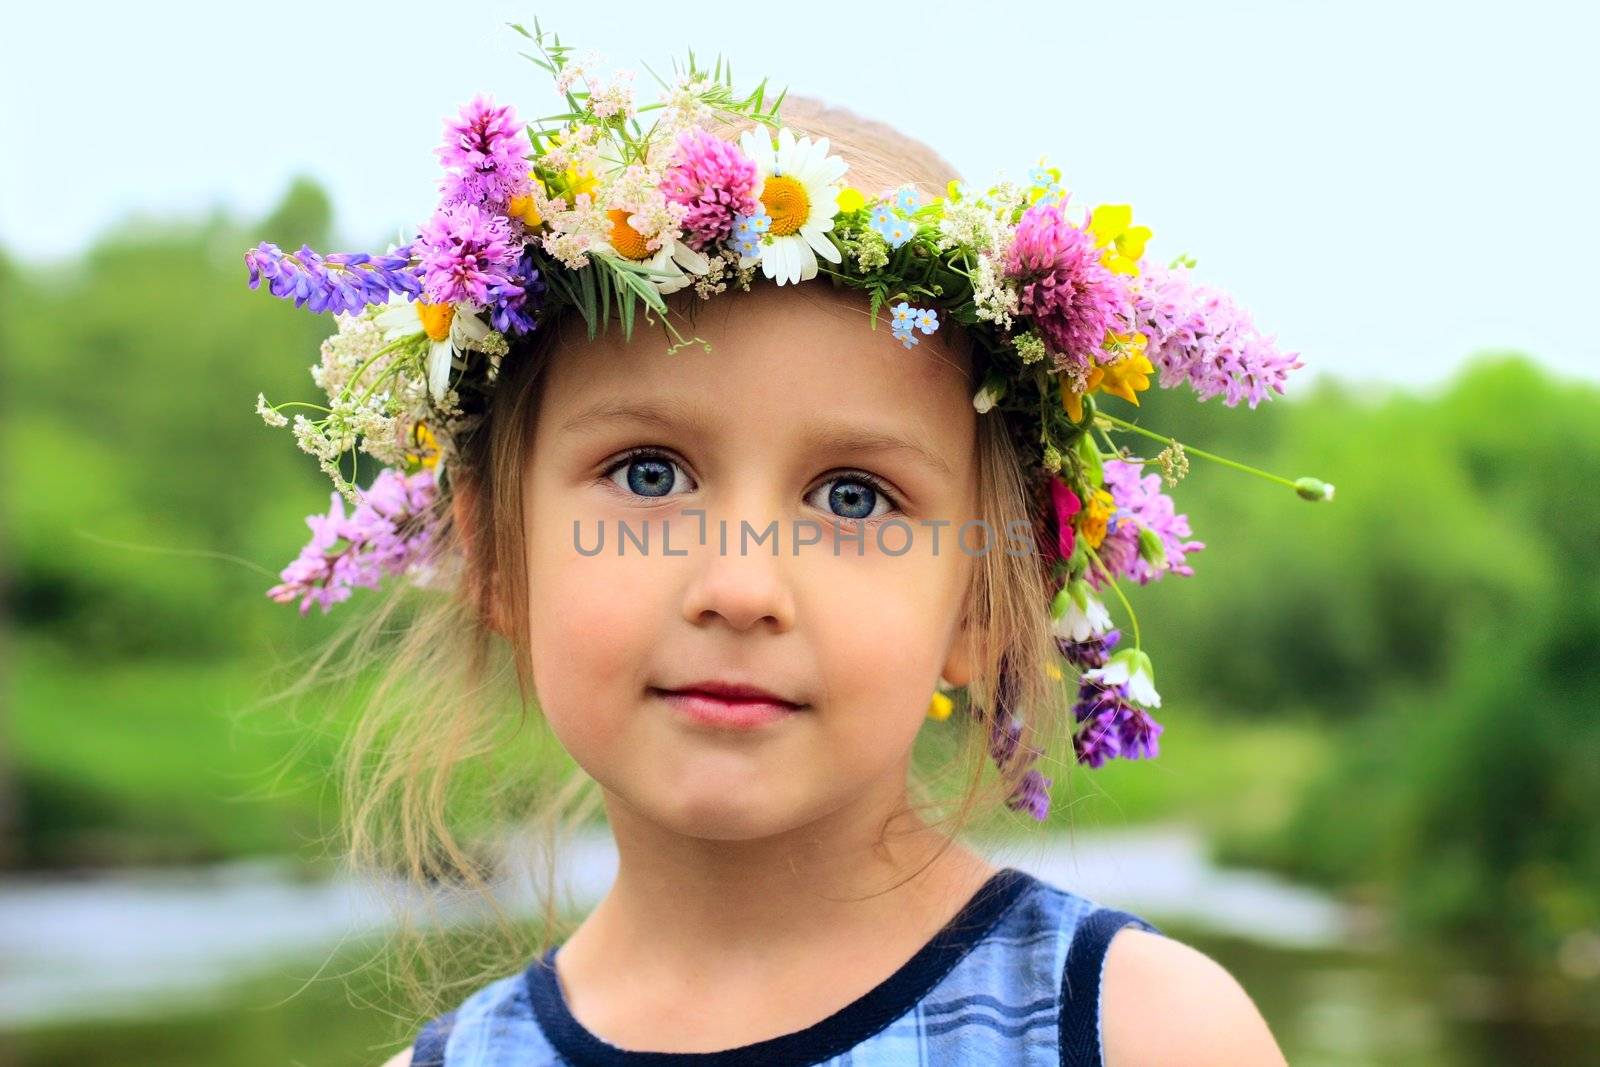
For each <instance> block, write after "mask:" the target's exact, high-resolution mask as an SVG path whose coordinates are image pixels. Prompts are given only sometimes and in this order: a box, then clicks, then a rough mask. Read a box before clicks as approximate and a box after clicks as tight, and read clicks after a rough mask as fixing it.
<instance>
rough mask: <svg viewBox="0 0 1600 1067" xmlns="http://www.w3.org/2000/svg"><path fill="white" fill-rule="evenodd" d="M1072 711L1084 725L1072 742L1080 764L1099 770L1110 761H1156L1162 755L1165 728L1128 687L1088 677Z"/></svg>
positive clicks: (1083, 681)
mask: <svg viewBox="0 0 1600 1067" xmlns="http://www.w3.org/2000/svg"><path fill="white" fill-rule="evenodd" d="M1072 712H1073V717H1074V718H1075V719H1076V720H1077V721H1078V722H1079V723H1081V724H1082V725H1081V726H1079V727H1078V732H1077V734H1076V735H1074V737H1073V739H1072V745H1073V750H1074V752H1075V753H1076V754H1077V758H1078V762H1079V763H1086V764H1088V765H1089V766H1090V767H1099V766H1101V765H1102V764H1104V763H1105V762H1106V760H1108V759H1113V758H1117V757H1120V758H1122V759H1145V758H1154V757H1155V756H1156V755H1157V754H1158V753H1159V752H1160V746H1159V744H1158V742H1157V738H1159V737H1160V736H1161V731H1162V729H1163V727H1162V725H1161V724H1160V723H1158V722H1156V721H1155V719H1153V718H1151V717H1150V713H1149V712H1148V711H1145V710H1144V709H1143V708H1141V707H1139V706H1137V705H1135V704H1134V703H1132V702H1131V701H1130V700H1129V699H1128V687H1127V686H1126V685H1106V684H1104V683H1102V682H1099V681H1097V680H1095V679H1092V678H1085V679H1083V680H1082V681H1081V682H1079V684H1078V702H1077V703H1076V704H1074V705H1073V709H1072Z"/></svg>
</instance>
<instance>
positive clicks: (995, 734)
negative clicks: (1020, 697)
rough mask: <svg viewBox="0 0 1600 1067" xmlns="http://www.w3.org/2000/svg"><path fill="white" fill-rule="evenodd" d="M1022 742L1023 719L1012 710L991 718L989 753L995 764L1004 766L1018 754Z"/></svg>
mask: <svg viewBox="0 0 1600 1067" xmlns="http://www.w3.org/2000/svg"><path fill="white" fill-rule="evenodd" d="M1021 742H1022V720H1021V719H1019V718H1017V717H1016V716H1015V715H1012V714H1011V713H1010V712H1006V713H1004V714H996V715H993V716H991V717H990V719H989V755H990V757H991V758H993V760H994V762H995V764H996V765H997V766H999V767H1001V768H1004V767H1005V765H1006V764H1008V763H1010V762H1011V760H1012V758H1013V757H1015V756H1016V754H1017V748H1018V746H1019V745H1020V744H1021Z"/></svg>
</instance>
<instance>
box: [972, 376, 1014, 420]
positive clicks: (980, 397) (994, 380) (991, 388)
mask: <svg viewBox="0 0 1600 1067" xmlns="http://www.w3.org/2000/svg"><path fill="white" fill-rule="evenodd" d="M1005 395H1006V379H1005V376H1004V375H1003V374H1001V373H1000V372H999V371H990V372H989V374H988V376H987V377H986V378H984V379H983V387H982V388H981V389H979V390H978V393H977V395H976V396H974V397H973V398H972V406H973V407H974V408H976V409H977V412H978V414H980V415H982V414H984V413H985V412H987V411H989V410H990V409H992V408H993V407H994V406H995V405H996V404H998V403H999V402H1000V399H1001V398H1002V397H1004V396H1005Z"/></svg>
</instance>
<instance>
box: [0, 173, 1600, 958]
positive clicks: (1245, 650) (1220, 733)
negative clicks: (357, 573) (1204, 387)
mask: <svg viewBox="0 0 1600 1067" xmlns="http://www.w3.org/2000/svg"><path fill="white" fill-rule="evenodd" d="M329 226H330V213H329V209H328V202H327V199H326V197H325V196H324V195H323V194H322V193H321V192H320V190H318V189H317V188H316V187H315V186H314V185H312V184H310V183H307V182H301V183H297V184H296V185H295V186H294V187H293V188H292V189H291V190H290V191H289V193H288V194H287V196H286V197H285V199H284V201H283V203H282V205H280V207H279V208H277V209H276V210H274V211H273V212H272V214H271V215H270V216H269V218H268V219H267V220H265V221H264V222H263V223H261V224H259V225H252V226H240V225H238V224H237V223H235V222H232V221H230V220H228V219H226V218H222V217H213V218H211V219H208V220H205V221H202V222H199V223H196V224H192V225H172V224H166V225H161V226H150V225H146V226H129V227H126V228H124V229H122V230H120V231H118V232H117V233H115V234H113V235H112V236H110V237H108V238H106V239H105V240H103V241H102V242H100V243H99V244H98V245H96V246H95V247H94V248H93V249H92V250H91V251H89V252H88V253H87V254H86V255H84V256H83V257H81V258H80V259H76V260H73V261H71V262H68V263H60V264H53V265H37V266H29V268H28V269H26V270H23V269H21V267H20V266H19V265H18V264H17V263H15V262H14V261H11V260H8V259H5V258H4V257H0V373H3V375H4V378H3V381H0V404H3V405H4V418H3V419H0V434H3V441H4V445H5V454H6V455H7V456H8V457H10V460H11V462H10V463H9V465H8V466H9V472H8V473H9V492H8V494H7V505H8V506H7V508H6V515H5V521H6V524H7V529H6V533H5V541H6V544H7V545H8V548H9V553H10V560H9V565H10V575H9V584H10V599H11V603H10V606H9V609H10V612H11V616H12V620H13V625H14V627H15V628H16V630H17V633H18V637H19V643H18V647H19V649H20V651H21V652H22V660H23V661H22V662H21V663H20V665H19V667H18V669H17V670H16V671H15V678H14V680H13V684H12V693H11V697H12V699H11V701H10V706H11V709H12V717H13V720H14V721H13V723H12V724H11V728H10V733H11V735H12V737H13V739H14V741H15V743H16V754H15V761H14V762H15V763H16V767H15V769H14V771H15V774H16V775H17V776H18V778H19V782H20V786H19V790H20V793H21V794H22V797H23V804H22V807H23V822H22V836H23V840H24V845H23V848H22V849H21V850H20V854H19V859H20V861H21V862H23V863H31V864H43V863H58V862H78V861H82V860H83V859H84V858H85V857H87V856H95V855H98V856H100V857H101V858H103V859H108V860H113V861H114V860H126V859H191V858H202V857H207V856H213V855H225V854H236V853H241V852H252V851H273V850H284V849H297V848H300V847H301V846H302V844H303V842H304V841H305V840H306V839H307V837H308V836H310V837H315V836H316V835H317V834H318V833H319V832H320V831H321V830H324V829H326V824H327V821H328V819H329V818H330V809H329V807H328V803H329V800H328V798H326V797H324V796H322V795H321V794H320V793H319V791H318V790H317V789H316V788H315V782H316V781H317V779H318V775H319V773H320V771H319V768H318V767H316V766H313V767H312V768H311V769H310V771H309V779H308V780H309V781H310V782H311V784H310V785H307V786H306V787H305V788H304V789H301V790H298V791H295V790H285V791H284V792H283V793H282V794H281V795H279V794H269V795H267V796H265V797H263V798H261V799H260V801H259V803H230V804H227V805H225V806H220V807H219V806H218V805H217V804H216V803H215V801H214V798H216V797H218V796H223V797H232V798H233V799H234V800H236V801H237V800H238V798H239V796H240V795H241V794H246V793H248V792H249V791H250V789H251V788H252V782H251V774H252V772H253V771H256V770H258V769H259V768H261V767H263V766H265V765H268V764H270V763H271V762H272V761H273V760H275V759H276V758H278V757H279V756H280V755H282V754H283V753H284V752H286V751H287V750H288V748H289V746H290V745H291V744H293V743H294V742H295V741H296V740H298V739H297V738H295V737H293V736H290V731H289V730H287V729H286V730H285V731H284V732H283V734H282V735H275V734H274V733H272V732H271V731H270V730H267V731H245V732H244V733H243V734H241V732H240V731H239V730H238V729H237V728H236V726H235V724H234V723H233V722H232V721H231V719H230V716H229V715H228V713H227V712H228V709H229V708H232V707H236V706H238V705H239V704H241V703H244V702H247V701H248V700H250V699H251V698H253V697H255V696H259V695H260V694H261V691H262V689H263V687H265V685H266V682H267V678H266V675H265V674H264V673H263V670H264V669H265V668H266V667H268V666H270V665H271V664H272V663H274V662H275V661H277V660H278V659H279V658H281V657H282V656H284V655H287V654H290V653H292V652H294V651H297V650H301V649H304V648H305V647H308V645H309V644H310V643H311V642H312V641H314V640H316V639H318V638H320V637H321V636H323V635H324V634H326V633H327V632H328V627H330V626H332V625H337V624H338V622H339V615H338V612H337V611H336V612H335V613H334V615H332V616H330V617H329V618H328V619H323V618H321V617H320V613H318V612H315V611H314V612H313V613H312V615H311V617H310V618H309V619H307V620H302V619H301V618H300V617H299V616H298V614H297V613H296V612H295V610H294V609H292V608H286V607H283V606H281V605H275V604H272V603H271V602H269V601H268V600H267V599H266V598H265V596H264V590H265V589H266V587H267V586H268V585H270V584H271V583H272V582H273V581H274V580H275V577H276V570H277V569H278V568H279V567H281V566H282V565H283V563H285V562H287V561H288V560H289V559H291V558H292V557H293V556H294V554H295V552H296V551H297V550H298V548H299V546H300V545H301V544H302V543H303V541H304V538H305V535H306V530H305V528H304V527H303V526H302V525H300V524H299V523H297V522H295V521H293V519H292V518H291V517H292V516H296V515H303V514H308V513H311V512H316V511H322V510H324V509H325V508H326V505H327V501H328V493H329V491H330V490H329V487H328V485H327V482H326V479H325V478H324V477H323V476H322V475H321V473H320V472H319V471H318V470H317V469H316V466H315V463H314V462H313V461H312V460H311V458H310V457H309V456H306V455H304V454H302V453H300V452H298V451H297V450H296V449H294V448H293V447H292V445H291V438H290V436H289V434H288V431H286V430H273V429H269V428H267V427H265V426H264V425H263V424H262V423H261V421H260V419H259V418H258V417H257V416H256V415H255V414H254V411H253V407H254V401H255V396H256V393H257V392H258V391H264V392H265V393H266V394H267V395H268V396H270V397H272V398H274V399H291V398H310V397H311V396H312V395H313V390H314V386H313V384H312V382H311V381H310V378H309V376H308V375H307V373H306V371H307V367H308V365H310V364H311V363H313V362H315V360H316V358H317V345H318V343H319V341H320V340H321V338H322V337H324V336H325V335H326V334H327V333H328V331H329V329H330V323H329V322H328V320H326V319H322V318H318V317H316V316H312V315H309V314H306V313H305V312H303V311H298V310H296V309H294V308H292V307H291V306H289V305H288V304H287V303H286V302H283V301H279V300H274V299H272V298H271V297H269V296H267V295H265V294H264V293H260V292H251V291H249V290H248V289H247V288H246V286H245V284H244V283H245V269H244V265H243V262H242V253H243V251H244V249H245V248H247V247H249V246H250V245H252V244H254V243H255V242H256V241H258V240H260V239H262V238H266V239H268V240H272V241H275V242H277V243H279V244H282V245H298V244H299V243H300V242H301V241H307V242H310V243H312V244H313V245H319V244H321V243H323V242H325V241H326V240H327V237H328V233H329ZM1308 373H1309V372H1308ZM1142 399H1143V403H1142V405H1141V406H1139V407H1134V406H1132V405H1128V404H1125V403H1122V402H1121V401H1116V400H1108V401H1107V403H1108V405H1109V406H1110V408H1111V409H1112V410H1113V411H1114V412H1115V413H1116V414H1118V415H1121V416H1123V417H1126V418H1135V419H1137V420H1138V421H1139V422H1140V423H1141V424H1143V425H1146V426H1148V427H1149V428H1151V429H1154V430H1156V431H1158V432H1162V433H1166V434H1170V435H1172V436H1175V437H1177V438H1178V439H1179V440H1181V441H1183V442H1185V443H1191V444H1193V445H1195V446H1197V447H1201V448H1205V449H1208V450H1211V451H1215V452H1219V453H1221V454H1223V455H1226V456H1229V457H1231V458H1234V459H1238V460H1240V461H1243V462H1246V463H1250V464H1253V465H1256V466H1259V467H1263V468H1266V469H1269V470H1272V471H1275V472H1277V473H1280V474H1284V475H1287V476H1289V477H1295V476H1298V475H1302V474H1310V475H1315V476H1318V477H1321V478H1323V479H1325V480H1327V481H1330V482H1333V483H1334V484H1335V485H1336V486H1337V497H1336V500H1335V501H1334V502H1333V503H1331V504H1310V503H1307V502H1305V501H1302V500H1300V499H1298V498H1297V497H1296V496H1295V495H1294V494H1293V493H1292V492H1291V491H1290V490H1287V489H1284V488H1281V487H1276V486H1273V485H1271V484H1269V483H1266V482H1263V481H1261V480H1259V479H1255V478H1251V477H1248V476H1245V475H1242V474H1240V473H1238V472H1236V471H1233V470H1228V469H1225V468H1222V467H1219V466H1216V465H1212V464H1208V463H1207V462H1206V461H1205V460H1203V459H1201V458H1199V457H1191V472H1190V474H1189V476H1188V478H1187V479H1186V480H1185V481H1184V482H1183V483H1182V484H1180V485H1178V486H1177V487H1175V488H1173V489H1170V490H1169V492H1171V494H1172V495H1173V497H1174V498H1175V500H1176V501H1177V504H1178V508H1179V510H1180V511H1185V512H1187V513H1188V514H1189V515H1190V517H1191V520H1192V522H1193V526H1194V530H1195V536H1196V537H1198V538H1199V539H1201V540H1203V541H1206V542H1207V545H1208V547H1207V548H1205V549H1204V550H1203V551H1201V552H1198V553H1197V554H1195V555H1194V556H1193V557H1192V558H1191V562H1192V563H1193V565H1194V566H1195V568H1196V575H1195V576H1194V577H1193V578H1188V579H1185V578H1170V577H1169V578H1167V579H1165V580H1163V581H1161V582H1158V583H1154V584H1152V585H1151V586H1149V587H1146V588H1135V589H1132V590H1131V591H1130V595H1131V596H1132V598H1133V601H1134V604H1135V606H1136V607H1137V608H1138V609H1139V612H1140V618H1141V623H1142V625H1143V628H1144V633H1145V639H1146V640H1145V643H1146V646H1147V647H1148V648H1149V649H1150V650H1151V652H1152V654H1153V655H1154V657H1155V662H1156V669H1157V681H1158V683H1159V685H1160V687H1161V690H1162V692H1163V694H1164V696H1165V705H1164V707H1163V709H1162V712H1161V714H1160V718H1161V720H1162V721H1163V723H1164V724H1165V725H1166V727H1167V731H1168V732H1167V734H1166V735H1165V736H1164V737H1163V738H1162V744H1163V747H1164V749H1165V750H1166V751H1165V754H1164V755H1163V757H1162V758H1161V759H1158V760H1155V761H1151V762H1147V763H1118V762H1114V763H1113V764H1111V765H1110V766H1108V767H1106V768H1104V769H1103V770H1102V771H1099V772H1093V773H1092V774H1091V773H1089V772H1086V771H1080V772H1079V773H1077V774H1074V775H1073V776H1071V777H1072V780H1073V784H1072V786H1071V788H1072V789H1073V791H1074V794H1075V795H1077V796H1079V797H1087V798H1088V799H1086V800H1084V802H1083V805H1081V806H1076V811H1077V814H1078V815H1080V816H1081V815H1082V813H1084V812H1094V813H1096V814H1097V816H1099V817H1108V818H1111V819H1114V820H1136V819H1143V818H1157V817H1168V816H1176V815H1186V816H1188V817H1196V818H1200V819H1203V820H1205V822H1206V824H1207V825H1208V827H1211V828H1213V829H1214V830H1215V831H1217V832H1218V833H1219V835H1220V836H1221V837H1222V839H1223V842H1224V845H1225V847H1226V850H1227V854H1228V855H1229V856H1231V857H1234V858H1240V859H1247V860H1249V861H1251V862H1256V863H1265V864H1270V865H1272V866H1274V867H1277V868H1280V869H1283V870H1286V871H1290V872H1293V873H1295V874H1298V875H1300V876H1303V877H1307V878H1313V879H1316V880H1319V881H1323V882H1326V883H1329V884H1333V885H1342V886H1356V885H1359V886H1361V887H1363V888H1364V889H1365V890H1366V891H1368V892H1371V893H1374V894H1376V895H1378V896H1379V897H1380V898H1384V899H1390V900H1392V901H1393V902H1394V904H1395V905H1396V907H1397V909H1398V911H1399V914H1400V915H1401V916H1403V918H1404V921H1405V924H1406V925H1407V926H1408V927H1411V928H1415V929H1418V930H1431V931H1442V932H1449V933H1458V934H1459V933H1465V934H1470V935H1472V936H1474V937H1483V938H1486V939H1488V940H1489V941H1491V942H1493V943H1495V944H1496V945H1507V946H1513V947H1515V948H1516V949H1517V951H1520V952H1527V953H1530V954H1546V953H1548V952H1549V950H1550V949H1551V947H1552V946H1553V945H1554V944H1556V943H1557V942H1558V941H1559V939H1560V938H1561V937H1563V936H1564V935H1565V934H1567V933H1570V932H1571V931H1575V930H1578V929H1581V928H1584V927H1589V928H1593V927H1595V926H1597V925H1600V913H1597V909H1600V890H1597V888H1596V887H1597V886H1600V834H1597V833H1596V828H1597V827H1600V773H1597V772H1600V735H1597V727H1596V718H1595V714H1594V713H1595V709H1596V708H1597V707H1600V674H1597V666H1596V657H1595V655H1594V649H1595V647H1596V645H1597V643H1600V579H1597V578H1596V576H1595V570H1594V567H1593V566H1592V561H1593V560H1594V559H1595V558H1596V555H1597V550H1600V503H1597V501H1596V495H1595V487H1596V486H1597V485H1600V391H1597V390H1596V389H1595V387H1593V386H1590V385H1583V384H1577V383H1573V382H1570V381H1562V380H1558V379H1557V378H1556V377H1554V376H1552V375H1551V374H1550V373H1549V372H1547V371H1546V370H1543V369H1541V368H1540V367H1539V366H1537V365H1536V364H1534V363H1532V362H1530V361H1529V360H1527V359H1525V358H1522V357H1520V356H1516V355H1512V354H1498V355H1488V356H1484V357H1480V358H1479V359H1478V360H1476V361H1475V362H1473V363H1472V364H1470V365H1469V366H1467V367H1466V368H1465V369H1464V370H1463V371H1462V372H1461V373H1460V375H1459V376H1458V377H1457V378H1456V379H1455V380H1454V381H1453V382H1452V383H1450V384H1449V386H1448V387H1447V388H1444V389H1442V390H1437V391H1435V392H1433V393H1432V394H1430V395H1418V394H1411V393H1406V392H1402V391H1396V390H1392V389H1383V390H1378V389H1373V390H1371V391H1362V390H1358V389H1356V388H1354V387H1352V386H1349V385H1346V384H1341V383H1339V382H1338V381H1336V380H1333V379H1329V378H1327V377H1323V378H1320V379H1318V380H1317V381H1316V382H1315V383H1314V385H1313V387H1312V388H1310V389H1308V390H1307V391H1306V392H1305V394H1304V395H1303V396H1300V397H1298V398H1296V399H1295V400H1293V401H1288V400H1283V399H1279V400H1276V401H1273V402H1269V403H1266V404H1263V405H1262V406H1261V407H1260V408H1258V409H1257V410H1255V411H1249V410H1244V409H1229V408H1226V407H1224V406H1222V405H1221V403H1220V402H1219V401H1215V400H1213V401H1209V402H1206V403H1197V402H1196V401H1195V400H1194V398H1193V396H1192V395H1191V394H1190V393H1188V392H1187V390H1185V389H1180V390H1170V391H1160V390H1156V391H1152V392H1150V393H1146V394H1144V397H1143V398H1142ZM1120 439H1121V440H1122V441H1123V442H1125V443H1127V444H1128V445H1129V446H1130V447H1132V448H1134V450H1135V451H1136V452H1138V453H1139V454H1141V455H1145V456H1151V455H1153V454H1154V451H1155V449H1154V448H1146V447H1144V446H1145V445H1147V444H1150V442H1148V441H1145V440H1144V439H1142V438H1138V437H1135V436H1133V435H1123V436H1122V437H1121V438H1120ZM1152 470H1154V468H1152ZM278 681H281V679H278ZM331 745H332V740H331V739H329V740H328V741H327V743H325V744H324V743H321V742H319V745H318V746H317V747H315V748H314V750H313V751H314V753H315V754H317V755H318V757H319V758H320V757H321V756H323V755H326V754H327V752H328V751H330V750H331ZM232 783H237V786H238V788H237V789H234V788H233V787H232Z"/></svg>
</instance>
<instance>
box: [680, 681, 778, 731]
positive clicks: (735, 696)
mask: <svg viewBox="0 0 1600 1067" xmlns="http://www.w3.org/2000/svg"><path fill="white" fill-rule="evenodd" d="M650 692H651V693H652V694H653V695H655V696H658V697H660V698H661V699H662V700H664V701H665V702H666V703H667V704H668V705H669V706H670V707H672V708H673V709H674V710H675V711H677V712H679V713H680V714H682V715H683V716H685V717H686V718H688V719H689V720H690V721H692V722H695V723H697V724H699V725H702V726H712V727H718V728H721V729H730V730H753V729H757V728H759V727H762V726H767V725H769V724H772V723H776V722H781V721H782V720H784V719H787V718H789V717H790V716H792V715H794V714H795V713H796V712H799V711H802V710H804V709H805V708H807V707H809V706H810V705H808V704H801V703H798V702H796V701H792V700H787V699H785V698H783V697H780V696H778V695H777V694H776V693H771V692H768V691H767V690H765V689H761V688H760V687H758V686H752V685H744V684H739V683H732V682H718V681H705V682H695V683H693V684H691V685H686V686H683V687H682V688H679V689H663V688H659V687H656V686H651V687H650Z"/></svg>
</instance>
